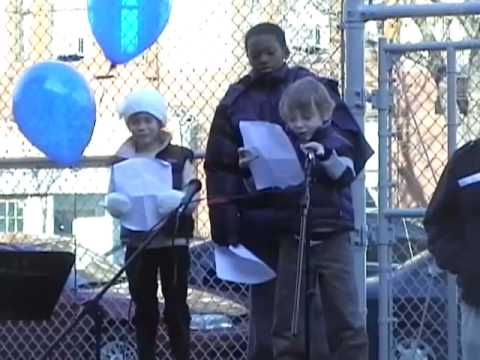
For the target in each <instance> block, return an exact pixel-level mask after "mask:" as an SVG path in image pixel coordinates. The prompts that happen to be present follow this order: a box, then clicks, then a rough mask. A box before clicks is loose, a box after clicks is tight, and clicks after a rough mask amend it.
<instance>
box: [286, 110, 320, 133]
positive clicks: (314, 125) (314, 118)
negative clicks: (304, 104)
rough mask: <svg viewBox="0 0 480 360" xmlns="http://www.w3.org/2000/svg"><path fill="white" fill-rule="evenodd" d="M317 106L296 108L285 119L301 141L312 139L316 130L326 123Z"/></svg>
mask: <svg viewBox="0 0 480 360" xmlns="http://www.w3.org/2000/svg"><path fill="white" fill-rule="evenodd" d="M325 121H326V119H323V118H322V117H321V116H320V114H319V113H318V111H317V109H316V108H315V106H313V104H312V106H310V109H301V110H300V109H295V110H293V111H292V113H291V114H290V116H289V118H288V119H285V123H286V125H287V127H288V128H289V129H290V130H291V131H292V132H293V133H294V134H295V135H296V136H297V137H298V139H299V140H300V141H301V142H307V141H310V139H311V138H312V136H313V134H314V133H315V131H316V130H317V129H318V128H319V127H321V126H322V125H323V124H324V123H325Z"/></svg>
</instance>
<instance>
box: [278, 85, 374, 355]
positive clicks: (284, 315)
mask: <svg viewBox="0 0 480 360" xmlns="http://www.w3.org/2000/svg"><path fill="white" fill-rule="evenodd" d="M334 106H335V104H334V102H333V101H332V99H331V98H330V96H329V95H328V92H327V90H326V89H325V87H324V86H323V85H322V84H321V83H319V82H318V81H316V80H314V79H313V78H304V79H301V80H298V81H296V82H295V83H293V84H292V85H290V86H289V87H288V88H287V89H286V90H285V92H284V94H283V96H282V98H281V100H280V115H281V116H282V119H283V120H284V121H285V124H286V127H287V131H288V132H289V134H290V135H291V138H292V142H293V143H294V145H295V146H296V148H297V149H298V150H299V151H298V156H299V160H300V161H301V162H302V163H304V162H305V158H306V154H307V152H309V151H310V152H312V153H313V154H314V160H313V161H314V163H313V167H312V173H311V188H310V194H311V195H310V208H309V212H308V220H307V224H308V225H307V234H306V235H307V236H308V237H309V238H310V242H311V243H310V248H309V249H308V250H307V251H309V256H310V261H309V263H310V264H309V265H310V266H309V275H310V279H308V282H307V279H305V276H304V275H305V274H302V276H303V284H304V285H305V284H306V283H307V284H308V286H309V290H312V289H315V291H314V292H313V294H314V297H317V298H318V299H319V303H320V304H321V312H320V313H318V312H317V311H312V312H310V313H309V318H310V327H311V328H312V329H315V331H314V332H313V331H312V332H311V333H312V334H313V333H314V334H315V336H314V337H312V338H311V339H310V340H311V341H310V345H311V349H310V353H311V358H312V359H330V358H332V359H345V360H348V359H356V360H367V359H368V340H367V335H366V330H365V328H364V324H363V320H362V317H361V314H360V311H359V304H358V294H357V290H356V286H355V276H354V261H353V247H352V244H351V242H350V234H349V233H350V231H351V230H353V229H354V214H353V208H352V201H351V190H350V185H351V183H352V182H353V180H354V179H355V176H356V170H355V166H354V159H355V150H354V146H353V145H352V143H351V141H350V140H348V139H347V138H345V137H344V136H342V135H341V134H340V133H339V132H338V131H337V130H336V129H335V127H334V126H332V122H331V116H332V112H333V108H334ZM303 193H304V192H303V191H302V192H301V196H300V198H299V199H298V201H294V202H292V206H291V207H290V208H288V207H284V206H282V208H279V209H278V211H279V212H287V213H290V214H289V216H285V218H286V219H291V221H290V224H289V225H291V226H292V227H291V231H290V233H288V232H285V233H284V234H283V236H281V238H280V239H279V240H280V250H279V261H278V275H277V286H276V294H275V306H274V315H275V320H274V328H273V347H274V358H275V359H278V360H286V359H289V360H293V359H298V360H301V359H304V358H305V339H304V336H305V333H304V329H305V327H304V324H302V322H303V321H304V318H305V315H304V314H305V307H304V304H305V302H304V301H301V302H300V312H299V313H300V317H299V320H300V324H299V327H298V331H299V332H298V334H297V336H292V334H291V328H290V325H291V322H292V311H291V309H292V308H293V302H294V299H293V296H292V294H293V293H295V286H296V275H297V261H298V259H297V253H298V246H299V243H298V238H299V230H300V213H301V206H300V204H301V203H302V201H301V197H302V196H303ZM303 271H304V270H303V269H302V272H303ZM304 289H305V287H303V289H302V290H303V295H302V299H303V298H304V297H305V292H304Z"/></svg>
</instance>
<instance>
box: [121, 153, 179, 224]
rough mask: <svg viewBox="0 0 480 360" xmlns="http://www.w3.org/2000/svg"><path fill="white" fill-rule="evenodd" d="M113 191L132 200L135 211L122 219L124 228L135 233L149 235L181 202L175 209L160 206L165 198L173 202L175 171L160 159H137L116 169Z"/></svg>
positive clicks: (132, 210)
mask: <svg viewBox="0 0 480 360" xmlns="http://www.w3.org/2000/svg"><path fill="white" fill-rule="evenodd" d="M112 181H113V184H112V185H113V189H114V190H115V191H116V192H119V193H122V194H125V195H127V196H128V197H129V199H130V201H131V204H132V207H131V208H130V211H129V212H128V213H127V214H125V215H124V216H122V217H121V218H120V222H121V224H122V225H123V226H125V227H126V228H128V229H131V230H137V231H147V230H150V229H151V228H152V226H154V225H155V224H156V223H157V222H158V221H159V220H160V219H161V218H165V220H166V218H167V216H166V215H167V214H168V212H169V211H172V210H173V209H175V207H176V206H178V204H179V202H180V197H178V201H173V202H172V201H170V203H171V205H170V206H168V207H166V206H162V207H161V208H162V211H159V209H160V207H159V204H160V202H161V201H162V198H165V197H168V198H171V196H170V195H171V194H172V193H173V190H172V167H171V165H170V164H169V163H168V162H166V161H162V160H159V159H144V158H133V159H128V160H125V161H122V162H120V163H118V164H115V165H114V166H113V168H112Z"/></svg>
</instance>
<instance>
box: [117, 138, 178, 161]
mask: <svg viewBox="0 0 480 360" xmlns="http://www.w3.org/2000/svg"><path fill="white" fill-rule="evenodd" d="M161 136H162V142H161V144H160V145H159V147H158V149H157V151H156V153H155V156H156V155H157V154H158V153H160V152H162V151H163V150H165V148H166V147H167V146H168V145H169V144H170V142H171V141H172V135H171V134H169V133H167V132H165V131H162V133H161ZM115 155H116V156H118V157H121V158H124V159H131V158H134V157H136V155H137V152H136V150H135V144H134V143H133V140H132V137H129V138H128V139H127V140H126V141H125V142H124V143H123V144H122V145H121V146H120V147H119V148H118V150H117V152H116V153H115Z"/></svg>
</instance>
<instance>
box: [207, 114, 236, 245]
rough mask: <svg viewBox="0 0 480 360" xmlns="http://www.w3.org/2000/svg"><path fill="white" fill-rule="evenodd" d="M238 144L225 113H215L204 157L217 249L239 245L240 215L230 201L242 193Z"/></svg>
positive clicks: (233, 203)
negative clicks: (219, 246) (218, 247)
mask: <svg viewBox="0 0 480 360" xmlns="http://www.w3.org/2000/svg"><path fill="white" fill-rule="evenodd" d="M237 150H238V140H237V136H236V134H235V132H234V129H233V128H232V124H231V122H230V119H229V117H228V114H227V111H226V109H225V108H224V107H223V106H222V105H220V106H219V107H218V108H217V110H216V111H215V116H214V118H213V121H212V125H211V128H210V133H209V137H208V142H207V149H206V154H205V173H206V183H207V196H208V207H209V216H210V227H211V233H212V240H213V241H214V242H215V243H216V244H219V245H223V246H225V245H233V244H238V242H239V230H240V224H239V212H238V206H237V204H236V203H235V202H233V201H232V197H233V196H235V195H239V194H240V192H241V189H242V177H241V170H240V168H239V166H238V153H237Z"/></svg>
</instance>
